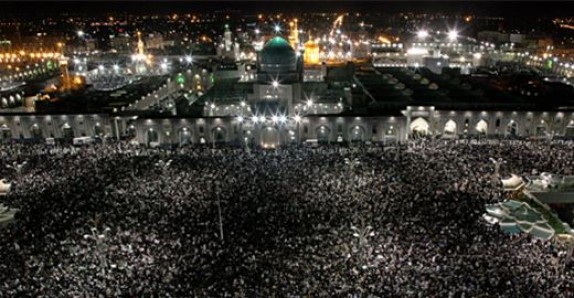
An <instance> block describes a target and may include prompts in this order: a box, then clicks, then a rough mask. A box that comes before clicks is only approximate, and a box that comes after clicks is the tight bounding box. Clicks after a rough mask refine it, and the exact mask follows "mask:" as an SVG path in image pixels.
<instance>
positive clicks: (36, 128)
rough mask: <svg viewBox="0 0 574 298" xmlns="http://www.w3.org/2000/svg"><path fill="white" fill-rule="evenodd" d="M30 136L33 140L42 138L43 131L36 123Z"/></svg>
mask: <svg viewBox="0 0 574 298" xmlns="http://www.w3.org/2000/svg"><path fill="white" fill-rule="evenodd" d="M30 136H31V137H32V138H33V139H41V138H42V129H41V128H40V126H39V125H38V124H37V123H34V124H33V125H32V127H30Z"/></svg>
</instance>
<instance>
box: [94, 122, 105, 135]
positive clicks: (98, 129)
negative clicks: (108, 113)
mask: <svg viewBox="0 0 574 298" xmlns="http://www.w3.org/2000/svg"><path fill="white" fill-rule="evenodd" d="M94 136H96V137H100V138H102V137H104V128H103V127H102V125H101V124H100V123H99V122H96V124H95V125H94Z"/></svg>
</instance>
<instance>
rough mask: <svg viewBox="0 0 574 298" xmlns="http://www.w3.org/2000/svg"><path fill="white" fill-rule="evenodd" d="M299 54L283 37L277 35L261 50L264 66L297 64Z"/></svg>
mask: <svg viewBox="0 0 574 298" xmlns="http://www.w3.org/2000/svg"><path fill="white" fill-rule="evenodd" d="M296 63H297V56H296V54H295V50H293V48H292V47H291V45H290V44H289V43H288V42H287V41H286V40H285V39H283V38H281V37H279V36H275V37H274V38H272V39H271V40H270V41H268V42H267V43H266V44H265V46H263V49H262V50H261V64H262V66H269V67H277V66H295V65H296Z"/></svg>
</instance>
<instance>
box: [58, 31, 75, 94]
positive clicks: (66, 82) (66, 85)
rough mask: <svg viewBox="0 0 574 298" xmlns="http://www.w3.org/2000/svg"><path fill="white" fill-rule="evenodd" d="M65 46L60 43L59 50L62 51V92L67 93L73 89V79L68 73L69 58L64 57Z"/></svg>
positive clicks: (60, 60)
mask: <svg viewBox="0 0 574 298" xmlns="http://www.w3.org/2000/svg"><path fill="white" fill-rule="evenodd" d="M64 46H65V45H64V43H62V42H59V43H58V48H59V49H60V59H59V63H60V71H61V72H62V90H65V91H66V90H70V89H71V88H72V79H71V78H70V73H69V72H68V57H66V56H64Z"/></svg>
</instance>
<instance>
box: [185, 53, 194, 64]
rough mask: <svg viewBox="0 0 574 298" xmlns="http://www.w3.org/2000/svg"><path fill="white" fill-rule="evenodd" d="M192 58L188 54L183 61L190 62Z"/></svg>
mask: <svg viewBox="0 0 574 298" xmlns="http://www.w3.org/2000/svg"><path fill="white" fill-rule="evenodd" d="M192 60H193V59H192V58H191V56H190V55H187V56H185V62H187V63H191V61H192Z"/></svg>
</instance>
